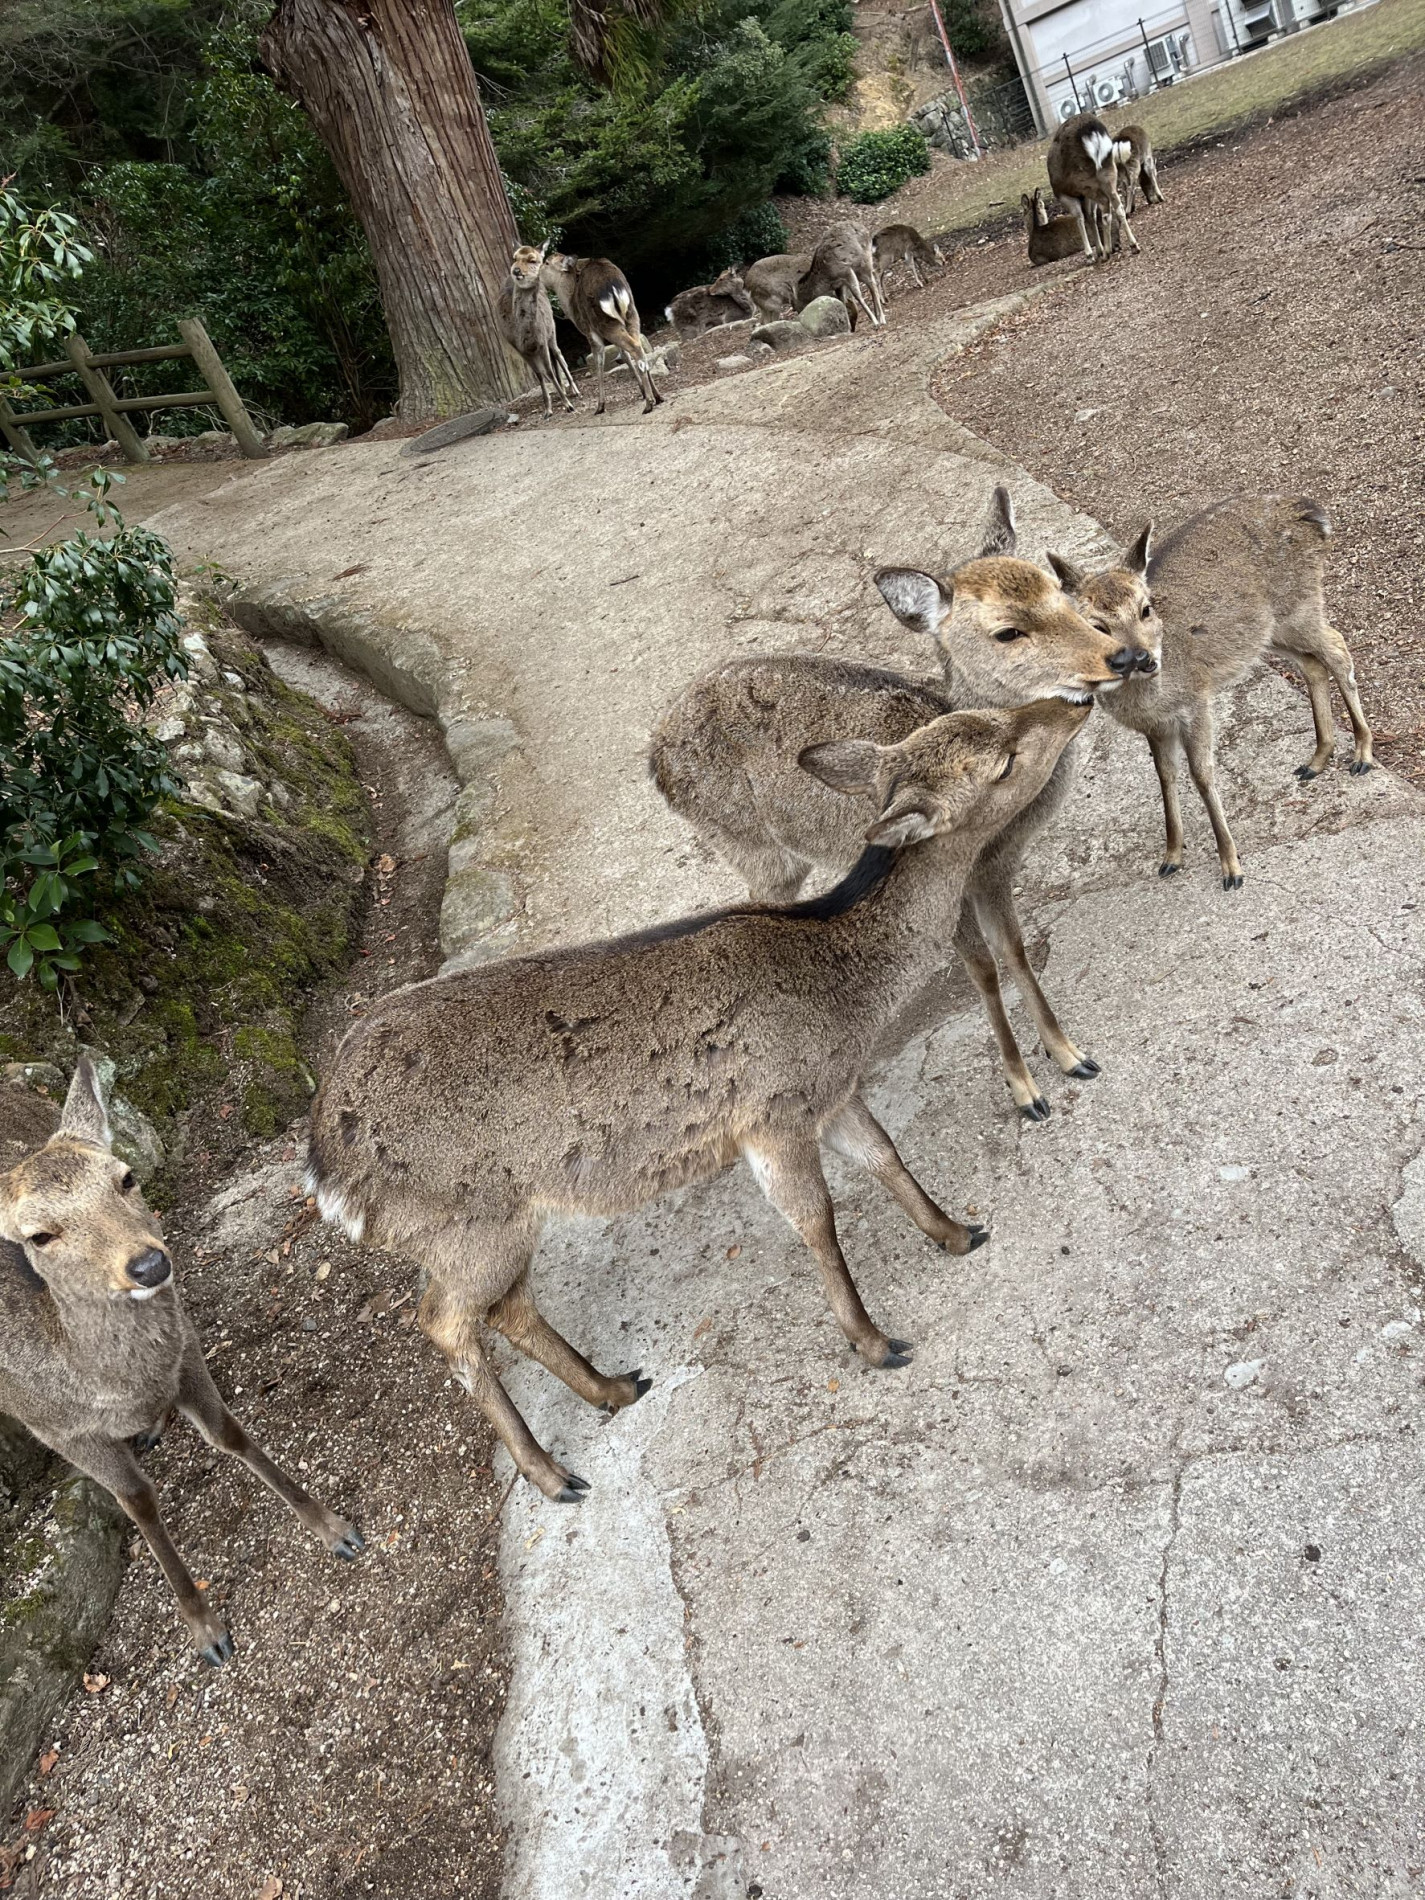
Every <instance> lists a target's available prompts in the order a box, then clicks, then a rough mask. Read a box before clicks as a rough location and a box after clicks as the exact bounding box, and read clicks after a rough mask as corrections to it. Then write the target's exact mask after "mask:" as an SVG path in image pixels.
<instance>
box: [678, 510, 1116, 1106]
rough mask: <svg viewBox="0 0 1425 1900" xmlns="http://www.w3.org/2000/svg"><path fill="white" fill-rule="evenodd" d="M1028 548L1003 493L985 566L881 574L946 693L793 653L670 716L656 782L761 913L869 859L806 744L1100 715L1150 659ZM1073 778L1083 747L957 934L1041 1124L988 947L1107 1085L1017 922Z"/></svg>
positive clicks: (724, 675)
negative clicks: (927, 644)
mask: <svg viewBox="0 0 1425 1900" xmlns="http://www.w3.org/2000/svg"><path fill="white" fill-rule="evenodd" d="M1015 544H1016V534H1015V526H1014V513H1013V510H1012V508H1011V506H1010V500H1009V496H1008V494H1007V493H1006V492H1005V490H1004V489H1003V488H997V489H996V490H995V491H994V502H993V509H992V513H991V518H990V524H989V528H988V530H987V532H986V535H985V537H984V541H983V545H982V546H981V548H980V551H979V554H978V555H977V556H976V557H975V558H974V559H973V560H969V561H965V562H963V563H962V564H961V565H960V566H959V567H957V568H956V569H955V570H954V571H953V573H951V574H949V575H947V576H946V577H945V578H944V579H942V580H937V579H936V578H935V577H934V576H932V575H929V574H923V573H920V572H918V571H917V570H915V569H912V568H884V569H882V571H881V572H880V573H879V574H877V576H876V584H877V586H878V587H879V589H880V591H881V594H882V596H883V597H884V599H885V601H886V603H887V605H888V606H889V607H890V608H891V610H892V612H893V613H894V614H895V615H896V617H897V618H898V619H899V620H901V621H902V622H903V623H904V624H905V625H906V626H908V627H911V628H913V629H914V630H915V631H916V632H918V633H924V634H929V635H930V636H931V637H932V638H933V639H934V640H935V642H936V644H937V646H938V647H939V650H940V655H941V658H942V661H943V663H944V667H945V673H946V688H947V690H946V692H945V693H941V692H940V691H938V690H937V689H935V688H933V687H927V686H922V685H919V684H917V683H916V682H915V681H912V680H909V679H905V678H902V677H901V676H900V675H899V674H896V673H891V672H887V671H885V670H884V669H882V668H878V667H871V666H858V665H855V664H854V663H852V662H849V661H844V660H835V659H827V658H821V657H818V656H815V655H812V654H787V655H780V656H767V657H764V658H747V659H738V660H730V661H728V662H726V663H725V664H724V665H723V666H720V667H717V668H715V669H714V670H713V671H712V672H710V673H707V674H704V675H703V677H702V678H701V679H699V680H696V681H694V683H693V684H692V685H691V686H690V687H689V688H688V689H687V691H686V692H684V693H683V694H682V696H681V697H680V698H679V699H678V700H676V701H675V702H674V704H673V705H672V706H670V707H669V709H668V710H667V712H666V713H664V715H663V717H662V719H661V720H660V721H659V723H658V726H657V728H656V729H655V731H654V734H653V738H652V742H651V745H650V748H649V770H650V772H651V774H652V777H653V780H654V783H655V784H656V785H657V787H658V789H659V791H660V792H661V793H662V794H663V797H664V798H665V799H666V800H667V801H668V803H669V805H671V806H672V808H673V810H674V811H676V812H677V813H678V815H679V816H680V817H682V818H686V819H687V820H688V822H689V823H690V824H691V825H693V826H694V828H695V829H696V830H697V832H698V834H699V836H700V837H702V838H703V839H704V840H705V841H706V842H707V843H708V844H709V845H710V846H711V847H712V848H713V850H715V851H716V852H717V853H718V854H719V855H720V856H721V857H723V858H724V859H726V861H727V862H728V863H729V864H730V865H731V866H732V867H733V869H734V870H736V871H737V872H738V874H739V875H740V876H741V877H743V878H744V879H745V880H746V882H747V884H748V886H749V888H750V890H751V892H752V895H753V896H754V897H756V898H760V899H763V900H765V901H770V902H789V901H790V900H791V899H792V898H794V897H795V896H796V894H797V893H798V891H800V890H801V888H802V886H803V885H804V883H805V882H806V879H807V878H808V876H809V875H810V874H811V873H812V872H813V871H814V870H820V871H831V872H840V871H844V870H845V868H846V866H847V865H848V864H850V863H851V862H852V861H853V860H854V858H855V856H856V852H857V850H858V848H859V841H860V834H859V831H858V829H857V826H856V822H855V817H854V814H853V813H852V812H850V811H849V810H848V809H847V808H846V806H845V804H844V803H843V802H842V801H840V800H838V799H834V798H829V797H828V796H827V795H826V793H825V792H824V791H823V790H822V788H821V787H820V786H817V785H812V784H809V783H808V782H807V779H806V775H805V773H803V772H801V771H799V770H798V768H797V756H798V752H799V750H800V748H801V747H802V746H803V745H805V744H806V742H807V739H808V737H810V738H815V739H822V738H831V737H841V738H847V739H850V738H858V739H867V740H876V741H878V742H880V743H882V744H889V743H892V742H895V741H899V740H903V739H905V738H907V737H908V735H909V734H910V733H911V732H913V731H914V730H915V728H916V727H918V726H920V725H923V724H925V723H926V722H927V721H929V720H932V719H935V718H937V717H938V716H940V715H941V714H942V713H944V712H945V711H946V710H947V708H948V707H950V706H951V705H956V706H1012V705H1017V704H1019V703H1020V702H1021V701H1024V700H1031V699H1039V698H1046V697H1049V696H1051V695H1052V696H1056V697H1059V698H1061V699H1067V700H1070V701H1075V702H1080V701H1081V702H1084V703H1087V701H1088V700H1089V698H1090V696H1091V695H1092V694H1095V693H1111V692H1112V691H1114V690H1115V689H1117V687H1118V686H1119V684H1120V682H1121V680H1122V678H1123V677H1124V676H1125V675H1126V674H1129V673H1132V672H1133V671H1134V669H1135V668H1136V667H1137V666H1138V665H1139V664H1140V663H1141V661H1142V660H1144V659H1146V658H1147V656H1146V654H1145V653H1144V652H1143V649H1142V646H1141V643H1140V641H1139V640H1138V638H1137V637H1136V636H1135V637H1134V638H1133V639H1132V640H1123V639H1119V638H1114V637H1110V636H1109V635H1107V634H1105V633H1101V632H1100V631H1098V629H1097V628H1095V627H1093V626H1091V625H1090V624H1089V622H1088V621H1087V620H1086V619H1085V618H1084V616H1083V615H1082V614H1081V613H1080V612H1079V611H1078V610H1077V609H1076V608H1075V607H1074V606H1073V605H1072V603H1071V602H1069V601H1068V600H1067V599H1066V598H1065V597H1064V595H1063V593H1062V592H1061V591H1060V590H1059V588H1058V587H1056V586H1055V584H1054V582H1053V580H1052V579H1051V578H1050V576H1049V575H1048V574H1046V573H1045V572H1044V571H1043V570H1042V569H1041V568H1038V567H1036V566H1035V565H1034V564H1033V563H1032V562H1030V561H1025V560H1020V559H1017V558H1015V556H1014V549H1015ZM1072 772H1073V748H1069V749H1068V750H1067V751H1066V752H1065V753H1064V755H1063V757H1062V758H1061V759H1060V761H1059V764H1058V765H1057V766H1056V768H1055V770H1054V772H1053V774H1052V775H1051V776H1050V778H1049V780H1048V782H1047V783H1046V785H1045V787H1044V789H1043V790H1042V791H1041V792H1040V793H1039V794H1038V796H1037V797H1036V798H1034V799H1033V800H1031V801H1029V803H1027V804H1026V805H1025V806H1024V808H1023V809H1022V810H1021V811H1020V813H1019V815H1018V816H1017V817H1016V818H1015V819H1014V820H1013V822H1012V823H1010V824H1009V825H1007V826H1006V827H1005V828H1004V829H1003V830H1002V831H1001V832H1000V833H999V835H998V836H997V837H996V838H995V839H994V840H993V842H992V843H990V844H988V845H987V846H986V847H985V849H984V851H983V852H982V853H981V856H980V857H979V859H978V860H977V861H976V863H975V865H974V867H973V869H972V870H971V873H970V876H969V880H968V882H967V885H966V890H965V903H964V905H963V908H962V909H961V912H960V915H959V918H958V920H956V921H955V923H954V930H953V936H954V946H955V949H956V951H957V952H958V953H959V956H960V958H961V960H962V961H963V963H964V965H965V968H966V970H967V972H968V973H969V976H970V978H971V981H972V982H973V983H974V985H975V988H976V990H977V991H978V992H979V995H980V997H981V1000H982V1001H983V1004H984V1007H985V1011H986V1014H987V1015H988V1017H989V1019H990V1025H991V1028H992V1029H993V1032H994V1036H995V1041H996V1044H997V1046H998V1049H999V1053H1000V1058H1001V1061H1002V1063H1003V1067H1004V1071H1005V1077H1006V1080H1007V1082H1008V1084H1009V1088H1010V1093H1011V1095H1012V1096H1013V1098H1014V1101H1015V1104H1016V1106H1017V1107H1018V1109H1019V1111H1020V1114H1021V1115H1023V1116H1024V1117H1025V1118H1026V1119H1027V1120H1029V1121H1043V1120H1044V1119H1045V1118H1046V1117H1047V1115H1048V1113H1049V1104H1048V1102H1047V1101H1046V1100H1045V1098H1044V1096H1043V1094H1042V1093H1041V1092H1040V1090H1039V1089H1038V1088H1037V1087H1036V1086H1035V1084H1034V1082H1033V1080H1032V1078H1031V1076H1030V1074H1029V1070H1028V1068H1027V1067H1026V1065H1025V1061H1024V1057H1023V1055H1022V1054H1021V1052H1020V1049H1019V1045H1018V1044H1017V1042H1016V1041H1015V1037H1014V1031H1013V1029H1012V1028H1011V1027H1010V1023H1009V1018H1008V1017H1007V1015H1006V1014H1005V1008H1004V998H1003V996H1002V994H1001V991H1000V984H999V975H998V972H997V969H996V965H995V956H994V954H993V952H992V951H991V948H990V946H991V944H993V946H994V950H995V951H997V952H998V954H999V956H1000V957H1001V958H1002V959H1003V961H1004V962H1005V964H1006V965H1007V966H1008V968H1009V970H1010V971H1011V972H1012V974H1013V976H1014V978H1015V981H1016V983H1017V985H1018V987H1019V989H1020V991H1021V993H1022V995H1023V996H1024V998H1025V1000H1026V1002H1027V1003H1028V1004H1029V1006H1030V1008H1031V1009H1032V1011H1033V1013H1034V1018H1035V1022H1036V1025H1037V1027H1038V1030H1039V1035H1040V1038H1041V1040H1042V1042H1043V1044H1044V1047H1045V1049H1046V1050H1047V1052H1048V1054H1049V1055H1050V1056H1051V1057H1052V1058H1053V1060H1054V1061H1055V1062H1057V1063H1058V1065H1059V1067H1060V1068H1061V1069H1062V1070H1063V1071H1064V1072H1065V1073H1066V1074H1069V1075H1073V1076H1078V1077H1081V1078H1084V1079H1088V1078H1090V1077H1092V1076H1095V1075H1097V1074H1098V1072H1099V1070H1098V1064H1097V1063H1096V1062H1094V1061H1093V1060H1092V1058H1091V1057H1089V1056H1086V1055H1085V1054H1084V1052H1083V1051H1082V1050H1081V1049H1079V1048H1077V1047H1076V1046H1075V1045H1074V1044H1073V1043H1072V1042H1070V1041H1069V1039H1068V1037H1067V1036H1066V1035H1065V1034H1064V1032H1063V1030H1062V1029H1061V1028H1060V1026H1059V1022H1058V1019H1057V1018H1056V1016H1055V1014H1054V1012H1053V1010H1052V1009H1051V1008H1050V1006H1049V1002H1048V999H1047V998H1046V997H1045V995H1044V992H1043V990H1042V989H1041V988H1040V987H1039V982H1038V979H1037V978H1036V976H1035V975H1034V972H1033V970H1032V969H1031V968H1030V965H1029V959H1028V957H1027V955H1026V953H1025V948H1024V939H1023V935H1022V933H1021V931H1020V926H1019V919H1018V916H1017V914H1016V912H1015V906H1014V894H1013V884H1014V879H1015V877H1016V875H1017V874H1018V871H1019V867H1020V864H1021V862H1022V860H1023V857H1024V853H1025V851H1026V849H1027V848H1028V846H1029V844H1030V843H1031V841H1032V840H1033V838H1034V837H1035V836H1036V835H1037V833H1038V832H1039V831H1040V830H1041V829H1042V828H1043V827H1044V826H1045V825H1046V824H1047V823H1048V822H1049V820H1050V819H1051V818H1052V817H1053V816H1054V814H1055V812H1056V811H1058V809H1059V807H1060V805H1061V804H1062V803H1063V800H1064V798H1065V796H1066V794H1067V792H1068V789H1069V785H1070V783H1071V779H1072Z"/></svg>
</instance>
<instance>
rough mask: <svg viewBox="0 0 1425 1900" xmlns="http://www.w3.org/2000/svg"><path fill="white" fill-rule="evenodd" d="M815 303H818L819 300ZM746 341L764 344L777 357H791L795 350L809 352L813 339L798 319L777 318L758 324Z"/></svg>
mask: <svg viewBox="0 0 1425 1900" xmlns="http://www.w3.org/2000/svg"><path fill="white" fill-rule="evenodd" d="M817 301H818V302H820V299H819V298H818V300H817ZM747 340H748V342H749V343H765V344H767V345H768V346H769V347H770V348H771V349H774V350H775V351H776V352H777V354H778V355H779V356H791V355H792V354H794V352H795V351H797V350H809V349H810V348H811V346H812V342H813V337H812V333H811V331H810V330H808V329H807V327H806V325H805V324H804V323H802V322H801V321H800V320H799V319H798V318H795V317H779V318H778V319H777V321H776V322H775V323H763V324H759V325H758V327H757V328H756V329H755V330H754V331H753V332H752V335H751V336H750V337H749V338H748V339H747Z"/></svg>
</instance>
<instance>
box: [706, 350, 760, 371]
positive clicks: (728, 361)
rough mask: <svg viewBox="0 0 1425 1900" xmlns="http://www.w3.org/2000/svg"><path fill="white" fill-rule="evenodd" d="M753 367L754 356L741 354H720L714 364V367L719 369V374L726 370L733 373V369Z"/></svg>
mask: <svg viewBox="0 0 1425 1900" xmlns="http://www.w3.org/2000/svg"><path fill="white" fill-rule="evenodd" d="M751 367H752V358H751V357H750V356H742V355H740V354H739V355H737V356H720V357H719V358H718V359H717V361H716V363H714V364H713V368H714V369H715V370H717V371H718V373H719V374H723V373H724V372H726V373H728V374H731V373H732V372H733V371H736V370H739V369H751Z"/></svg>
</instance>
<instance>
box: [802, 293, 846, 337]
mask: <svg viewBox="0 0 1425 1900" xmlns="http://www.w3.org/2000/svg"><path fill="white" fill-rule="evenodd" d="M797 322H798V323H800V324H801V326H802V328H803V329H804V330H810V331H811V333H812V335H813V336H850V334H851V318H850V316H849V315H848V314H847V310H846V305H845V304H844V303H842V301H841V299H840V298H839V297H813V298H812V300H811V302H810V303H809V304H808V305H807V307H806V309H805V310H803V311H802V313H801V315H800V316H799V317H798V318H797Z"/></svg>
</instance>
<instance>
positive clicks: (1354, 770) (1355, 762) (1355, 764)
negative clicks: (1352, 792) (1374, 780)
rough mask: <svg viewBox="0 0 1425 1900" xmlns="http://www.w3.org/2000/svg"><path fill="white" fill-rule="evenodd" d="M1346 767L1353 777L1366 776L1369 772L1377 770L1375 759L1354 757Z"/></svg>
mask: <svg viewBox="0 0 1425 1900" xmlns="http://www.w3.org/2000/svg"><path fill="white" fill-rule="evenodd" d="M1346 769H1347V771H1348V772H1349V773H1350V774H1351V777H1352V778H1364V777H1365V775H1366V773H1367V772H1373V771H1374V770H1375V760H1374V759H1352V761H1351V763H1350V765H1348V766H1347V768H1346Z"/></svg>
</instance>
